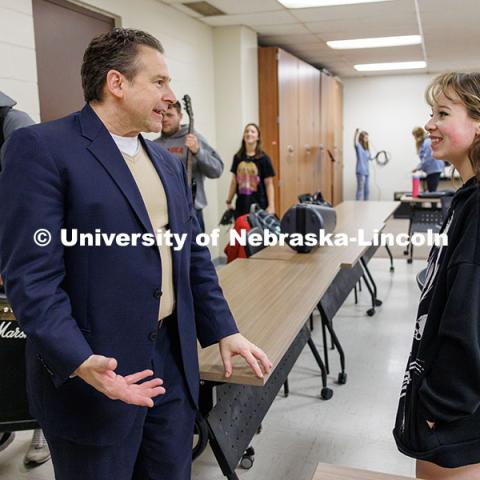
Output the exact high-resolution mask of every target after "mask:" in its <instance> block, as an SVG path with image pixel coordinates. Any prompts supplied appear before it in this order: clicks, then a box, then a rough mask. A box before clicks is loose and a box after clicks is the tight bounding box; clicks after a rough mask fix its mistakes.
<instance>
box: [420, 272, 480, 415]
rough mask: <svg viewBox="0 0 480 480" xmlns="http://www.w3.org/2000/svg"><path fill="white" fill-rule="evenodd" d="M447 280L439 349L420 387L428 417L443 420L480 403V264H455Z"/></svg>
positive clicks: (461, 413)
mask: <svg viewBox="0 0 480 480" xmlns="http://www.w3.org/2000/svg"><path fill="white" fill-rule="evenodd" d="M447 282H448V290H447V291H448V298H447V300H446V304H445V308H444V310H443V314H442V317H441V320H440V324H439V330H438V334H437V335H438V341H439V346H438V350H437V352H436V355H435V357H434V358H433V360H432V364H431V368H430V369H429V371H428V372H427V373H426V375H425V378H424V379H423V382H422V385H421V386H420V390H419V396H420V400H421V402H422V403H423V405H424V407H425V408H426V410H427V411H428V413H429V414H430V415H431V418H429V419H428V420H432V421H440V422H452V421H454V420H458V419H460V418H462V417H466V416H468V415H471V414H473V413H474V412H475V411H476V410H477V408H478V407H479V406H480V265H477V264H473V263H457V264H456V265H453V266H452V267H450V269H449V271H448V274H447Z"/></svg>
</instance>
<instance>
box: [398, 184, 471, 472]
mask: <svg viewBox="0 0 480 480" xmlns="http://www.w3.org/2000/svg"><path fill="white" fill-rule="evenodd" d="M442 232H443V233H446V234H447V235H448V246H443V247H433V248H432V251H431V252H430V256H429V259H428V270H427V278H426V281H425V285H424V287H423V291H422V295H421V298H420V304H419V307H418V314H417V321H416V326H415V334H414V340H413V345H412V351H411V353H410V357H409V360H408V364H407V370H406V373H405V378H404V381H403V385H402V390H401V395H400V402H399V406H398V412H397V419H396V424H395V428H394V431H393V433H394V437H395V440H396V442H397V446H398V448H399V449H400V451H402V452H403V453H405V454H406V455H409V456H411V457H414V458H417V459H421V460H427V461H430V462H433V463H436V464H437V465H440V466H442V467H448V468H452V467H458V466H462V465H468V464H472V463H480V408H478V407H479V406H480V187H479V185H478V183H477V181H476V180H475V178H471V179H470V180H469V181H468V182H467V183H465V184H464V185H463V187H462V188H460V189H459V190H458V191H457V193H456V194H455V196H454V198H453V201H452V204H451V207H450V210H449V213H448V215H447V219H446V220H445V222H444V225H443V227H442ZM427 420H429V421H431V422H434V423H435V426H434V428H432V429H430V428H429V427H428V425H427V422H426V421H427Z"/></svg>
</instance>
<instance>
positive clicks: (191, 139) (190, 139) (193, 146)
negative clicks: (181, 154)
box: [185, 133, 200, 155]
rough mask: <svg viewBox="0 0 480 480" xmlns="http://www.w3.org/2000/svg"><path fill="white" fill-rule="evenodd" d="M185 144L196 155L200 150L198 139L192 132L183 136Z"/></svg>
mask: <svg viewBox="0 0 480 480" xmlns="http://www.w3.org/2000/svg"><path fill="white" fill-rule="evenodd" d="M185 145H186V146H187V148H188V149H189V150H190V151H191V152H192V153H193V154H194V155H196V154H197V153H198V152H199V150H200V145H199V143H198V139H197V137H196V136H195V135H193V134H192V133H189V134H187V136H186V137H185Z"/></svg>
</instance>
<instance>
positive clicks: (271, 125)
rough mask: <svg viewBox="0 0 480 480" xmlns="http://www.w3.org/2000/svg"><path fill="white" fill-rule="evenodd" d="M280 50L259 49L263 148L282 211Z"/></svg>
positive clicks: (276, 198) (272, 48) (259, 97)
mask: <svg viewBox="0 0 480 480" xmlns="http://www.w3.org/2000/svg"><path fill="white" fill-rule="evenodd" d="M277 57H278V48H276V47H259V48H258V99H259V110H260V131H261V132H262V141H263V148H264V150H265V152H266V153H267V155H268V156H269V157H270V158H271V160H272V164H273V168H274V169H275V173H276V178H274V182H273V185H274V188H275V206H276V210H277V214H279V212H280V210H279V207H280V191H279V188H278V179H279V177H280V174H281V172H280V159H279V131H278V61H277Z"/></svg>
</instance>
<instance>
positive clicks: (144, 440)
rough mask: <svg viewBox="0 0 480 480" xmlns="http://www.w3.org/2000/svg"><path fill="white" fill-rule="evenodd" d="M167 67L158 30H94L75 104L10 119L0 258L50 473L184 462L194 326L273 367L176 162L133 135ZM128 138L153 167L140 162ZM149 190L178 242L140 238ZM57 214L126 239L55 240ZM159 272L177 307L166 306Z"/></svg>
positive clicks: (155, 123) (157, 121)
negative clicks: (226, 288)
mask: <svg viewBox="0 0 480 480" xmlns="http://www.w3.org/2000/svg"><path fill="white" fill-rule="evenodd" d="M169 82H170V77H169V73H168V68H167V65H166V63H165V59H164V56H163V48H162V46H161V45H160V43H159V42H158V40H156V39H155V38H154V37H152V36H151V35H149V34H147V33H144V32H141V31H138V30H129V29H114V30H112V31H111V32H109V33H107V34H102V35H100V36H98V37H96V38H95V39H94V40H92V42H91V43H90V45H89V47H88V48H87V50H86V52H85V55H84V60H83V65H82V85H83V89H84V95H85V100H86V102H87V104H86V106H85V107H84V108H83V110H82V111H81V112H77V113H74V114H72V115H69V116H67V117H65V118H62V119H60V120H55V121H52V122H48V123H44V124H40V125H35V126H32V127H29V128H25V129H21V130H18V131H17V132H16V133H15V134H14V135H13V136H12V138H11V140H10V142H9V145H8V148H7V151H6V155H5V167H4V171H3V172H2V174H1V175H0V204H1V205H2V215H1V216H0V266H1V274H2V275H3V278H4V281H5V285H6V291H7V296H8V298H9V300H10V302H11V304H12V307H13V310H14V312H15V314H16V316H17V318H18V320H19V322H20V325H21V326H22V328H23V329H24V331H25V333H26V334H27V347H26V362H27V391H28V395H29V401H30V407H31V411H32V414H33V415H34V416H35V418H36V419H37V420H38V422H39V423H40V425H41V426H42V428H43V429H44V432H45V436H46V438H47V440H48V443H49V446H50V450H51V453H52V460H53V463H54V469H55V475H56V479H57V480H64V479H65V480H66V479H68V480H75V479H79V480H80V479H82V480H84V479H88V480H97V479H98V480H107V479H108V480H123V479H125V480H127V479H128V480H129V479H132V478H134V479H138V480H140V479H141V480H144V479H158V480H166V479H168V480H186V479H189V478H190V472H191V447H192V435H193V433H192V432H193V423H194V418H195V411H196V404H197V397H198V388H199V369H198V359H197V344H196V342H197V338H198V339H199V341H200V343H201V345H202V346H203V347H205V346H207V345H211V344H214V343H216V342H219V346H220V352H221V356H222V359H223V362H224V366H225V375H226V376H229V375H231V370H232V366H231V358H232V356H234V355H237V354H239V355H242V356H243V357H244V358H245V359H246V361H247V363H248V364H249V365H250V366H251V368H252V369H253V370H254V371H255V373H256V374H257V375H259V376H262V374H263V373H262V370H263V371H265V372H268V371H269V369H270V368H271V364H270V362H269V360H268V358H267V357H266V355H265V354H264V353H263V352H262V351H261V350H260V349H259V348H258V347H256V346H255V345H253V344H252V343H250V342H249V341H248V340H246V339H245V338H244V337H243V336H242V335H240V334H239V333H238V330H237V327H236V325H235V322H234V320H233V318H232V315H231V313H230V310H229V308H228V305H227V303H226V301H225V299H224V297H223V294H222V290H221V288H220V286H219V285H218V279H217V276H216V273H215V269H214V267H213V265H212V262H211V259H210V255H209V252H208V249H207V248H206V247H200V246H199V245H198V244H197V243H196V242H195V237H196V234H197V233H199V231H200V230H199V225H198V222H197V220H196V217H195V215H194V213H193V210H192V201H191V194H190V191H189V187H188V185H187V182H186V175H185V171H184V168H183V166H182V164H181V162H180V161H179V160H178V159H177V158H176V157H175V156H173V155H171V154H169V153H168V152H167V151H165V150H163V149H162V148H160V147H159V146H157V145H156V144H154V143H153V142H150V141H148V140H145V139H144V138H143V137H142V136H141V135H140V132H159V131H160V130H161V124H162V114H163V112H165V111H166V110H167V108H168V105H170V104H172V103H173V102H175V100H176V99H175V96H174V94H173V92H172V91H171V89H170V85H169ZM139 152H140V153H141V156H139V157H138V158H143V160H142V161H144V160H145V159H147V163H146V164H145V167H148V168H150V169H151V171H152V172H154V173H153V175H143V177H142V176H140V174H138V176H137V173H136V170H135V168H136V167H135V161H136V159H137V156H138V155H139ZM142 155H143V156H142ZM139 161H140V160H139ZM129 162H130V163H131V164H130V163H129ZM132 165H133V166H132ZM152 166H153V167H152ZM157 176H158V178H157ZM152 177H155V178H152ZM159 180H160V181H159ZM150 181H157V182H158V181H159V182H158V185H159V187H160V188H159V191H152V189H151V188H150V189H148V188H147V187H146V186H145V185H152V184H150V183H149V182H150ZM160 190H161V191H162V192H164V193H162V194H164V197H162V198H164V199H165V200H166V205H165V204H164V205H161V201H160V200H158V196H159V195H160ZM152 205H153V206H154V207H155V208H157V207H158V208H163V207H164V208H165V212H166V213H167V216H168V225H166V228H167V227H168V229H169V231H171V232H172V233H176V234H179V235H184V236H185V237H186V242H185V245H184V247H183V248H182V249H173V248H171V249H170V250H169V249H167V250H163V253H162V250H161V249H160V248H158V246H157V245H153V246H152V245H148V244H143V243H140V238H143V237H142V235H145V234H151V235H153V234H154V233H156V232H155V231H154V227H153V226H154V225H155V222H156V219H157V218H159V217H158V216H157V217H156V216H155V213H152V212H155V208H153V207H152ZM165 212H164V213H165ZM61 229H65V231H66V232H67V236H68V237H69V238H70V239H71V238H73V237H72V235H73V233H72V232H74V231H77V232H78V233H83V234H91V238H93V237H94V236H95V235H97V236H98V235H100V234H101V233H103V234H109V235H110V234H115V235H118V234H126V236H127V237H128V238H136V239H137V242H135V241H133V242H130V243H129V244H128V242H127V244H126V246H121V245H124V243H122V242H118V243H116V242H113V244H112V245H108V243H109V242H108V241H103V242H100V243H98V244H97V245H90V246H89V245H80V244H79V243H78V242H77V244H76V245H73V246H69V247H65V246H64V245H65V239H63V240H62V239H61V235H60V232H61ZM165 255H168V258H171V264H168V263H167V262H165V258H167V257H166V256H165ZM169 265H170V266H169ZM162 268H163V270H162ZM169 282H171V286H173V289H172V291H173V292H174V298H173V303H172V299H170V300H169V301H170V303H172V305H174V308H173V309H172V311H171V312H170V313H169V314H168V315H167V316H166V317H164V318H162V315H161V312H162V302H164V301H165V302H167V300H164V298H162V291H166V288H167V286H168V285H169ZM164 305H165V304H164ZM159 312H160V313H159ZM159 320H160V321H159Z"/></svg>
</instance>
